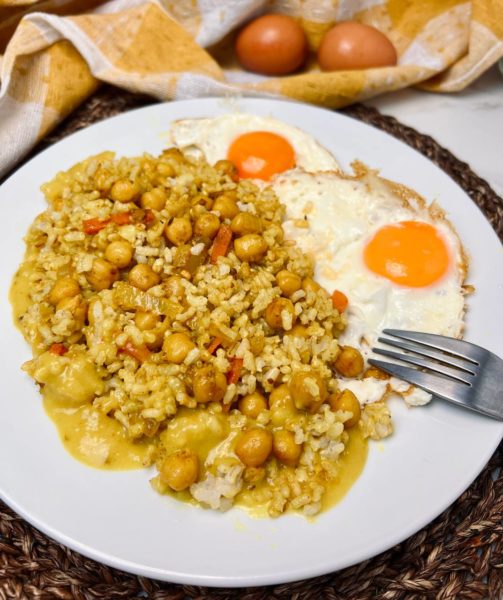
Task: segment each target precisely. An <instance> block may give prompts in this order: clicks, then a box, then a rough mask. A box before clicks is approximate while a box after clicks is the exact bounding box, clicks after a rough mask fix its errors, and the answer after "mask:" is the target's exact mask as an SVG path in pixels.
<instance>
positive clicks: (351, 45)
mask: <svg viewBox="0 0 503 600" xmlns="http://www.w3.org/2000/svg"><path fill="white" fill-rule="evenodd" d="M318 63H319V65H320V68H321V69H322V70H323V71H348V70H353V69H371V68H375V67H390V66H393V65H396V63H397V53H396V50H395V47H394V46H393V44H392V43H391V42H390V41H389V39H388V38H387V37H386V36H385V35H384V34H383V33H381V32H380V31H379V30H378V29H376V28H375V27H371V26H370V25H364V24H363V23H355V22H351V21H347V22H344V23H339V24H338V25H335V27H332V29H330V30H329V31H327V33H326V34H325V35H324V37H323V39H322V41H321V44H320V46H319V48H318Z"/></svg>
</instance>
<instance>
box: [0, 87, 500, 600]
mask: <svg viewBox="0 0 503 600" xmlns="http://www.w3.org/2000/svg"><path fill="white" fill-rule="evenodd" d="M151 102H152V100H151V99H149V98H146V97H145V96H137V95H134V94H129V93H126V92H124V91H121V90H118V89H115V88H111V87H103V88H101V90H100V91H99V92H98V93H97V94H95V95H94V96H93V97H92V98H90V99H89V100H88V101H87V102H86V103H85V104H83V105H82V106H81V108H80V109H79V110H77V111H76V112H75V113H74V114H73V115H72V116H71V117H70V118H69V119H68V120H67V121H66V122H65V123H63V124H62V125H61V126H60V127H59V128H58V129H57V130H56V131H55V132H54V133H53V134H52V135H51V136H49V137H47V138H46V139H45V140H44V141H43V142H42V143H41V144H39V146H38V147H37V148H36V149H35V152H34V153H37V152H39V151H41V150H43V149H44V148H45V147H47V146H48V145H50V144H52V143H54V142H55V141H57V140H59V139H61V138H63V137H64V136H66V135H68V134H69V133H72V132H73V131H76V130H77V129H81V128H82V127H86V126H87V125H89V124H91V123H93V122H96V121H99V120H101V119H103V118H105V117H109V116H111V115H114V114H117V113H120V112H123V111H125V110H128V109H131V108H136V107H139V106H143V105H145V104H149V103H151ZM344 112H345V113H346V114H347V115H349V116H351V117H354V118H357V119H360V120H362V121H364V122H366V123H369V124H371V125H373V126H375V127H378V128H379V129H382V130H384V131H386V132H388V133H390V134H392V135H393V136H395V137H397V138H399V139H401V140H403V141H404V142H406V143H407V144H409V145H410V146H412V147H413V148H415V149H416V150H418V151H419V152H421V153H422V154H424V155H425V156H427V157H428V158H429V159H431V160H432V161H433V162H434V163H436V164H437V165H439V166H440V167H441V168H442V169H443V170H444V171H445V172H447V173H448V174H449V175H450V176H451V177H452V178H453V179H454V180H455V181H456V182H457V183H458V184H459V185H460V186H461V187H462V188H463V189H464V190H465V191H466V192H467V193H468V194H469V195H470V197H471V198H472V199H473V201H474V202H476V204H477V205H478V206H479V207H480V208H481V209H482V211H483V212H484V213H485V215H486V216H487V217H488V218H489V220H490V221H491V223H492V225H493V227H494V228H495V230H496V231H497V233H498V235H499V236H500V239H503V200H502V199H501V198H499V197H498V196H497V195H496V194H495V193H494V191H493V190H492V189H491V188H490V187H489V185H488V184H487V182H485V181H484V180H483V179H481V178H480V177H477V175H475V173H473V171H472V170H471V169H470V167H469V166H468V165H467V164H465V163H463V162H461V161H459V160H458V159H457V158H455V157H454V156H453V155H452V154H451V153H450V152H448V151H447V150H445V149H444V148H442V147H441V146H439V145H438V144H437V143H436V142H435V141H434V140H433V139H432V138H430V137H428V136H425V135H422V134H420V133H418V132H417V131H414V130H413V129H411V128H410V127H406V126H405V125H402V124H401V123H399V122H398V121H396V120H395V119H394V118H391V117H387V116H383V115H381V114H380V113H379V112H377V111H376V110H375V109H373V108H369V107H366V106H362V105H356V106H352V107H350V108H348V109H346V110H345V111H344ZM502 466H503V446H502V445H500V447H499V449H498V450H497V452H496V453H495V454H494V456H493V457H492V459H491V461H490V463H489V464H488V465H487V466H486V468H485V469H484V471H483V472H482V473H481V474H480V476H479V477H478V478H477V479H476V481H475V482H474V483H473V485H472V486H471V487H470V488H469V489H468V490H467V491H466V492H465V493H464V494H463V495H462V496H461V497H460V498H459V499H458V500H457V501H456V502H455V503H454V504H453V505H452V506H451V507H450V508H448V509H447V510H446V511H445V512H444V513H443V514H442V515H440V517H438V518H437V519H436V520H435V521H433V522H432V523H431V524H430V525H428V526H427V527H425V528H424V529H423V530H421V531H420V532H418V533H417V534H416V535H414V536H412V537H411V538H409V539H408V540H406V541H405V542H403V543H402V544H399V545H398V546H395V547H394V548H392V549H391V550H389V551H388V552H385V553H383V554H380V555H379V556H377V557H375V558H373V559H371V560H368V561H365V562H363V563H360V564H359V565H356V566H354V567H350V568H348V569H345V570H343V571H340V572H338V573H334V574H331V575H326V576H323V577H317V578H315V579H309V580H305V581H301V582H298V583H293V584H284V585H279V586H271V587H266V588H247V589H240V590H231V589H212V588H201V587H194V586H180V585H172V584H167V583H162V582H158V581H153V580H148V579H144V578H141V577H135V576H133V575H129V574H127V573H123V572H122V571H118V570H116V569H111V568H108V567H105V566H103V565H101V564H99V563H96V562H94V561H92V560H90V559H87V558H84V557H83V556H81V555H79V554H77V553H76V552H72V551H71V550H68V549H67V548H65V547H64V546H61V545H60V544H57V543H55V542H53V541H52V540H50V539H49V538H47V537H46V536H45V535H43V534H41V533H40V532H39V531H37V530H36V529H34V528H33V527H31V526H30V525H29V524H28V523H26V521H24V520H23V519H21V517H19V516H17V515H16V514H14V513H13V512H12V511H11V510H10V509H9V508H8V507H7V506H6V505H5V504H3V503H2V502H0V600H3V599H6V598H40V599H43V600H45V599H50V598H51V599H52V598H59V599H65V600H66V599H68V600H70V599H73V598H76V599H78V600H84V599H85V600H90V599H98V598H99V599H102V600H108V599H110V600H112V599H115V598H128V599H129V598H151V599H155V600H188V599H190V600H196V599H197V600H203V599H207V598H214V599H217V600H231V599H232V600H237V599H238V598H239V599H240V600H264V599H266V598H275V599H282V600H286V599H288V600H289V599H292V600H318V599H322V598H323V599H327V600H353V599H354V600H374V599H381V598H382V599H384V600H402V599H407V600H409V599H411V600H419V599H420V598H421V599H423V598H425V599H426V598H428V599H429V598H435V599H437V600H444V599H448V598H449V599H450V598H456V599H468V598H469V599H489V600H501V599H503V473H502V472H500V471H501V467H502ZM34 493H36V490H34ZM355 527H357V524H356V523H355ZM216 543H217V542H216ZM299 553H300V556H302V549H301V548H299Z"/></svg>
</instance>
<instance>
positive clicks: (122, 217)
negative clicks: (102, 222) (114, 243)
mask: <svg viewBox="0 0 503 600" xmlns="http://www.w3.org/2000/svg"><path fill="white" fill-rule="evenodd" d="M132 220H133V219H132V217H131V213H130V212H129V211H128V212H120V213H115V214H114V215H112V221H113V222H114V223H115V224H116V225H128V224H129V223H131V222H132Z"/></svg>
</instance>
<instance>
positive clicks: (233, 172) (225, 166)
mask: <svg viewBox="0 0 503 600" xmlns="http://www.w3.org/2000/svg"><path fill="white" fill-rule="evenodd" d="M213 166H214V168H215V169H216V170H217V171H219V172H220V173H222V174H223V175H228V176H229V177H230V178H231V179H232V181H237V180H238V179H239V175H238V169H237V167H236V165H235V164H234V163H233V162H231V161H230V160H218V161H217V162H216V163H215V164H214V165H213Z"/></svg>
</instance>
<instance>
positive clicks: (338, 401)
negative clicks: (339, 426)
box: [328, 390, 361, 427]
mask: <svg viewBox="0 0 503 600" xmlns="http://www.w3.org/2000/svg"><path fill="white" fill-rule="evenodd" d="M328 403H329V404H330V408H331V409H332V410H343V411H346V412H350V413H351V414H352V417H351V418H350V419H348V420H347V421H345V423H344V427H354V426H355V425H356V424H357V423H358V421H359V420H360V415H361V408H360V403H359V402H358V398H357V397H356V396H355V395H354V394H353V392H352V391H351V390H343V391H342V392H337V393H336V394H330V396H329V397H328Z"/></svg>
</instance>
